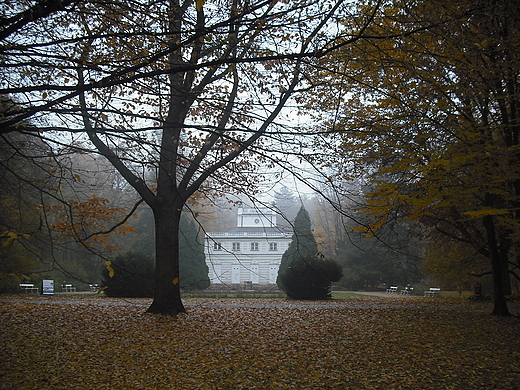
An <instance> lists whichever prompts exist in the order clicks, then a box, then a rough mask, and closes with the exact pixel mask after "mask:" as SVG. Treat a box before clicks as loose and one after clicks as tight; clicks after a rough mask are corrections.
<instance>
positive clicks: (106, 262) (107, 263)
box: [105, 261, 116, 278]
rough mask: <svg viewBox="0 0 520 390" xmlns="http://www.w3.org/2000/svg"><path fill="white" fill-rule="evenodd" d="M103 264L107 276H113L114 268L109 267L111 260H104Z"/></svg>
mask: <svg viewBox="0 0 520 390" xmlns="http://www.w3.org/2000/svg"><path fill="white" fill-rule="evenodd" d="M105 265H106V267H107V270H108V276H109V277H111V278H113V277H114V275H115V274H116V273H115V271H114V269H113V268H112V267H111V265H112V262H111V261H105Z"/></svg>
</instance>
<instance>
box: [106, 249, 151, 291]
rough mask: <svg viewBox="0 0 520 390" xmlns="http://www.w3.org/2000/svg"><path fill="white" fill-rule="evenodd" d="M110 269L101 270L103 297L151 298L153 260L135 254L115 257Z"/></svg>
mask: <svg viewBox="0 0 520 390" xmlns="http://www.w3.org/2000/svg"><path fill="white" fill-rule="evenodd" d="M110 268H111V269H113V271H114V274H113V276H112V277H110V271H109V269H108V267H105V268H104V269H103V287H105V289H104V293H105V295H107V296H109V297H124V298H151V297H153V295H154V289H155V275H154V274H155V265H154V260H153V258H151V257H149V256H146V255H143V254H142V253H137V252H127V253H124V254H122V255H119V256H117V257H116V258H115V259H114V260H113V261H112V263H111V264H110Z"/></svg>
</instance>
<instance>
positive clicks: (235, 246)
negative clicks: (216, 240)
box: [233, 242, 240, 251]
mask: <svg viewBox="0 0 520 390" xmlns="http://www.w3.org/2000/svg"><path fill="white" fill-rule="evenodd" d="M239 250H240V243H239V242H234V243H233V251H239Z"/></svg>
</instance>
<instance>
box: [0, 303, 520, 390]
mask: <svg viewBox="0 0 520 390" xmlns="http://www.w3.org/2000/svg"><path fill="white" fill-rule="evenodd" d="M0 302H1V304H2V306H1V309H0V325H1V327H2V329H3V330H4V331H3V332H2V335H1V336H0V348H1V349H0V351H1V358H0V359H1V361H0V388H1V389H35V388H38V389H458V390H463V389H475V388H485V389H489V388H494V389H516V388H517V386H518V383H519V380H520V348H519V347H520V333H519V332H518V330H519V325H520V321H519V320H518V319H517V318H495V317H490V316H488V315H487V314H486V313H488V312H489V307H488V306H487V305H486V304H469V303H463V302H459V303H453V302H452V301H444V300H441V299H439V300H434V301H432V300H426V299H421V298H418V299H410V300H406V299H400V300H399V299H398V298H380V299H377V298H371V299H349V300H334V301H331V302H297V301H286V300H196V299H194V300H186V301H185V304H186V306H187V308H188V311H189V314H188V315H183V314H181V315H180V316H179V317H177V318H175V319H172V318H169V317H164V316H158V315H150V314H145V310H146V308H147V307H148V305H149V303H150V301H149V300H143V299H132V300H123V299H107V298H97V299H96V298H70V297H67V298H64V297H58V296H56V297H43V298H42V297H34V298H31V297H29V298H27V297H23V298H20V297H0Z"/></svg>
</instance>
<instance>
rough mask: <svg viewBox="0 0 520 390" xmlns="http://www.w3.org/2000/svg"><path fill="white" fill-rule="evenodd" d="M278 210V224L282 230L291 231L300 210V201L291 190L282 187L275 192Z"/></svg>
mask: <svg viewBox="0 0 520 390" xmlns="http://www.w3.org/2000/svg"><path fill="white" fill-rule="evenodd" d="M274 199H275V204H276V210H277V213H278V214H279V216H278V218H277V220H276V222H277V223H276V225H277V226H278V228H280V229H282V230H287V231H290V229H291V228H292V223H293V221H294V218H295V216H296V213H297V210H298V201H297V199H296V197H295V196H294V194H293V193H292V191H291V190H289V189H288V188H287V187H282V188H281V190H280V191H278V192H276V193H275V194H274Z"/></svg>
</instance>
